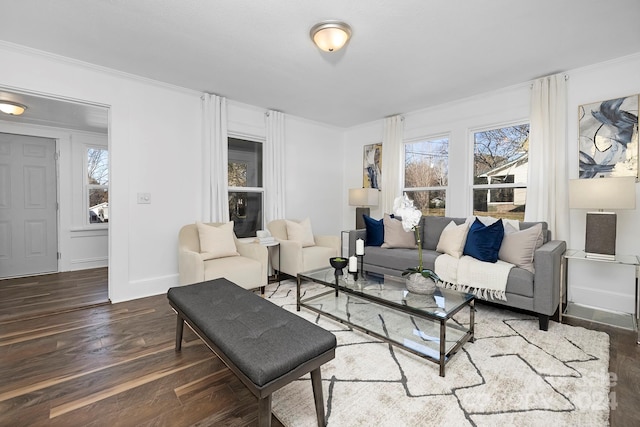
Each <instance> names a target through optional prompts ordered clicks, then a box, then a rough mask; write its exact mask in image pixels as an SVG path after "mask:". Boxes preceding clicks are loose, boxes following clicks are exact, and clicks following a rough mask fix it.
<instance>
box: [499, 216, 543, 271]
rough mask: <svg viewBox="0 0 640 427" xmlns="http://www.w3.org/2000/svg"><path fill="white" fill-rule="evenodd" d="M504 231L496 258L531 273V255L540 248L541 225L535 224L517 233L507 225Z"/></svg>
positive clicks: (541, 239)
mask: <svg viewBox="0 0 640 427" xmlns="http://www.w3.org/2000/svg"><path fill="white" fill-rule="evenodd" d="M504 231H505V234H504V239H502V245H501V246H500V251H499V253H498V258H500V259H501V260H502V261H506V262H509V263H511V264H515V265H516V266H518V267H520V268H524V269H525V270H528V271H530V272H532V273H533V272H534V270H533V255H534V254H535V251H536V249H538V248H539V247H540V246H542V241H543V236H542V224H536V225H534V226H533V227H529V228H526V229H524V230H522V231H517V230H516V229H514V228H513V227H511V225H510V224H507V225H505V227H504Z"/></svg>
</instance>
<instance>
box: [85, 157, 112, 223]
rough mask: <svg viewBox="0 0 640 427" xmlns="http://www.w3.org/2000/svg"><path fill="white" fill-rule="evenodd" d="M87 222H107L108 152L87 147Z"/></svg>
mask: <svg viewBox="0 0 640 427" xmlns="http://www.w3.org/2000/svg"><path fill="white" fill-rule="evenodd" d="M87 201H88V207H89V223H90V224H95V223H103V222H109V152H108V151H107V150H106V149H102V148H87Z"/></svg>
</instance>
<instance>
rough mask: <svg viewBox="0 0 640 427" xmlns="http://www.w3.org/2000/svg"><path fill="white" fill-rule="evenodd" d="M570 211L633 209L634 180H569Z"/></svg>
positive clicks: (620, 178) (634, 200)
mask: <svg viewBox="0 0 640 427" xmlns="http://www.w3.org/2000/svg"><path fill="white" fill-rule="evenodd" d="M569 207H570V208H572V209H635V208H636V178H635V177H633V176H625V177H619V178H591V179H570V180H569Z"/></svg>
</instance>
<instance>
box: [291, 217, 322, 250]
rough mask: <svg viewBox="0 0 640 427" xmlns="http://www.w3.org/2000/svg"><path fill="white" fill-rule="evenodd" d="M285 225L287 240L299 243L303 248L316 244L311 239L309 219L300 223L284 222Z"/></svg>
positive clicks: (311, 231)
mask: <svg viewBox="0 0 640 427" xmlns="http://www.w3.org/2000/svg"><path fill="white" fill-rule="evenodd" d="M285 223H286V225H287V236H288V237H289V240H294V241H296V242H300V243H301V244H302V247H303V248H306V247H307V246H314V245H315V244H316V241H315V240H314V239H313V230H312V229H311V220H310V219H309V218H305V219H303V220H302V221H300V222H295V221H289V220H286V222H285Z"/></svg>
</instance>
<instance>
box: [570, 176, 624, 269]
mask: <svg viewBox="0 0 640 427" xmlns="http://www.w3.org/2000/svg"><path fill="white" fill-rule="evenodd" d="M569 208H571V209H598V211H594V212H587V226H586V234H585V239H584V246H585V248H584V251H585V253H586V254H587V258H600V259H610V260H613V259H615V256H616V221H617V217H616V214H615V212H610V211H605V209H607V210H614V209H616V210H617V209H635V208H636V178H635V177H618V178H591V179H570V180H569Z"/></svg>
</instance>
